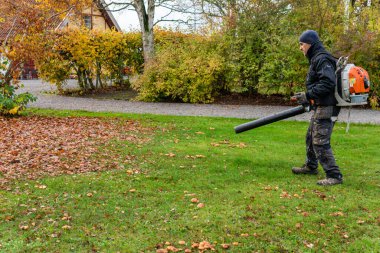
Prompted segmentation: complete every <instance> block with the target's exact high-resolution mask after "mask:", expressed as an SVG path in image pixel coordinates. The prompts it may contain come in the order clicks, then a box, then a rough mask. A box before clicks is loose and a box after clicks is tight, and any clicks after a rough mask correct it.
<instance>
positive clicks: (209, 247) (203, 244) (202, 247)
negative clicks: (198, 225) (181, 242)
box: [198, 241, 215, 250]
mask: <svg viewBox="0 0 380 253" xmlns="http://www.w3.org/2000/svg"><path fill="white" fill-rule="evenodd" d="M198 249H199V250H215V248H214V245H212V244H211V243H210V242H208V241H203V242H200V243H199V246H198Z"/></svg>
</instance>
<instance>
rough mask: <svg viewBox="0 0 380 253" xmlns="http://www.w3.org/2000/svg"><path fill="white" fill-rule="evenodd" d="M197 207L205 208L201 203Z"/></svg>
mask: <svg viewBox="0 0 380 253" xmlns="http://www.w3.org/2000/svg"><path fill="white" fill-rule="evenodd" d="M197 207H198V208H203V207H205V204H203V203H199V204H198V205H197Z"/></svg>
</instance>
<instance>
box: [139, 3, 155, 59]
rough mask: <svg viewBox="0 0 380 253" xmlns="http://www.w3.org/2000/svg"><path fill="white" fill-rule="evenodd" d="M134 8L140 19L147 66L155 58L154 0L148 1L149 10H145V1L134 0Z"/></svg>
mask: <svg viewBox="0 0 380 253" xmlns="http://www.w3.org/2000/svg"><path fill="white" fill-rule="evenodd" d="M134 7H135V10H136V12H137V16H138V17H139V23H140V28H141V34H142V43H143V52H144V62H145V66H146V65H147V63H149V61H150V60H151V59H152V58H153V56H154V34H153V24H154V11H155V5H154V0H148V8H147V9H146V8H145V3H144V0H134Z"/></svg>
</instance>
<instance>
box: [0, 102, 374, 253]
mask: <svg viewBox="0 0 380 253" xmlns="http://www.w3.org/2000/svg"><path fill="white" fill-rule="evenodd" d="M31 114H34V115H39V116H41V115H42V116H49V117H51V116H54V117H60V118H61V117H68V116H85V117H101V118H102V119H104V120H106V121H112V120H114V119H115V118H117V119H125V120H133V121H136V122H139V124H141V125H142V126H144V127H146V128H147V129H150V131H142V132H137V133H135V134H136V136H137V137H138V138H141V139H143V140H144V141H142V142H138V141H133V142H131V141H129V140H128V139H126V140H117V139H111V140H110V142H107V143H106V144H102V145H101V146H100V147H99V150H98V152H93V155H92V156H91V157H90V158H89V159H95V160H96V159H98V160H99V161H100V162H101V161H104V157H103V156H102V152H103V151H104V152H105V153H106V154H107V156H109V159H112V161H113V162H114V164H115V165H114V168H115V169H112V167H111V168H109V169H108V170H103V171H97V172H86V173H74V174H72V173H71V175H67V174H61V175H57V176H51V175H46V176H41V177H39V178H37V179H34V180H27V179H19V180H15V181H12V182H10V183H9V184H8V185H7V187H6V188H4V189H2V190H0V251H1V252H156V251H157V252H167V251H168V252H176V251H177V250H179V252H185V250H187V251H186V252H208V251H210V252H211V249H214V250H215V251H216V252H224V251H226V252H380V227H379V225H380V194H379V193H380V149H379V147H380V146H379V143H380V126H373V125H355V124H351V127H350V132H349V133H348V134H346V133H345V124H337V125H336V126H335V129H334V133H333V138H332V146H333V150H334V153H335V155H336V159H337V162H338V165H339V166H340V167H341V170H342V173H343V175H344V184H342V185H337V186H333V187H321V186H318V185H316V181H317V180H318V179H321V178H323V176H324V173H323V172H322V170H320V171H321V172H322V173H320V174H319V175H318V176H303V175H293V174H292V173H291V171H290V168H291V167H292V166H294V165H302V163H303V162H304V155H305V150H304V149H305V147H304V136H305V133H306V129H307V123H306V122H285V121H282V122H277V123H274V124H271V125H268V126H264V127H261V128H258V129H255V130H251V131H248V132H245V133H241V134H239V135H236V134H235V133H234V130H233V127H234V126H236V125H238V124H241V123H244V122H245V121H244V120H240V119H227V118H209V117H175V116H154V115H132V114H113V113H88V112H69V111H50V110H36V109H35V110H31ZM52 141H54V140H53V139H52ZM0 144H2V142H1V141H0ZM118 157H119V158H125V157H129V158H130V159H129V160H125V159H119V158H118ZM60 159H65V157H61V158H60ZM69 162H70V161H69ZM108 162H109V161H108ZM0 165H1V164H0ZM320 169H321V168H320ZM0 178H1V173H0ZM227 248H228V249H227Z"/></svg>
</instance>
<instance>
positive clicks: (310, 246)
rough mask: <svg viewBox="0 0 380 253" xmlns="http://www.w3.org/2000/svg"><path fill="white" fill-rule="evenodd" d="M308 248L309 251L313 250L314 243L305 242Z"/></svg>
mask: <svg viewBox="0 0 380 253" xmlns="http://www.w3.org/2000/svg"><path fill="white" fill-rule="evenodd" d="M303 244H304V245H305V246H306V247H308V248H309V249H312V248H313V247H314V244H313V243H308V242H306V241H305V242H304V243H303Z"/></svg>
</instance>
